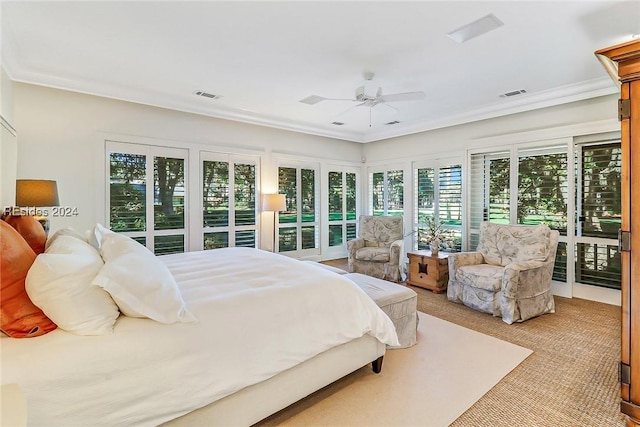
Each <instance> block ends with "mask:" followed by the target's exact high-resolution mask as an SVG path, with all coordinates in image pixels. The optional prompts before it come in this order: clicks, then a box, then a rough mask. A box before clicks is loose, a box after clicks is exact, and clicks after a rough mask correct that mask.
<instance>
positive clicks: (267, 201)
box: [262, 194, 287, 252]
mask: <svg viewBox="0 0 640 427" xmlns="http://www.w3.org/2000/svg"><path fill="white" fill-rule="evenodd" d="M286 208H287V203H286V200H285V198H284V194H263V195H262V211H263V212H273V242H272V243H273V246H272V249H271V252H275V251H276V212H280V211H283V210H285V209H286Z"/></svg>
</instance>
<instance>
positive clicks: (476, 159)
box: [467, 151, 510, 250]
mask: <svg viewBox="0 0 640 427" xmlns="http://www.w3.org/2000/svg"><path fill="white" fill-rule="evenodd" d="M509 164H510V161H509V152H508V151H499V152H495V153H478V154H472V155H471V162H470V170H469V180H468V182H469V194H470V197H469V239H468V244H467V247H468V248H469V249H471V250H475V248H476V247H477V246H478V240H479V237H480V224H481V223H482V221H491V222H498V223H501V224H508V223H509V222H510V194H509V191H510V180H509V177H510V175H509V174H510V170H509Z"/></svg>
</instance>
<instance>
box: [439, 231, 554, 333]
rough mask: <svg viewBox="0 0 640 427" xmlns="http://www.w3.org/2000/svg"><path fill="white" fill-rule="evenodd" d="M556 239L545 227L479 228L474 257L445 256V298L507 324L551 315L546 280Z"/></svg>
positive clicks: (549, 284)
mask: <svg viewBox="0 0 640 427" xmlns="http://www.w3.org/2000/svg"><path fill="white" fill-rule="evenodd" d="M558 238H559V233H558V232H557V231H555V230H551V229H550V228H549V227H547V226H546V225H544V224H541V225H536V226H528V225H502V224H495V223H491V222H483V223H482V225H481V226H480V242H479V244H478V248H477V252H462V253H452V254H450V255H449V286H448V289H447V297H448V298H449V300H450V301H454V302H460V303H463V304H465V305H466V306H468V307H471V308H473V309H476V310H479V311H484V312H486V313H491V314H493V315H494V316H501V317H502V320H503V321H504V322H506V323H508V324H511V323H513V322H522V321H525V320H527V319H530V318H532V317H535V316H539V315H541V314H545V313H554V312H555V303H554V300H553V295H552V294H551V276H552V274H553V265H554V263H555V257H556V250H557V246H558Z"/></svg>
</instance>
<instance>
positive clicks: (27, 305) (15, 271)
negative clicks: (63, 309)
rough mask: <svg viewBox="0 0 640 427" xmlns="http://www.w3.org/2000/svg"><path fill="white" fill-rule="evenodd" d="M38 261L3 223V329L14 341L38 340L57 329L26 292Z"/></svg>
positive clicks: (0, 326) (0, 321)
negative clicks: (29, 274) (30, 274)
mask: <svg viewBox="0 0 640 427" xmlns="http://www.w3.org/2000/svg"><path fill="white" fill-rule="evenodd" d="M36 222H37V221H36ZM38 225H40V224H38ZM35 259H36V254H35V252H34V251H33V249H31V248H30V247H29V245H28V244H27V242H26V241H25V240H24V239H23V238H22V236H20V234H19V233H18V232H17V231H16V230H14V229H13V227H11V226H10V225H9V224H7V223H6V222H4V221H0V278H1V282H2V284H1V286H0V330H2V332H4V333H5V334H7V335H9V336H11V337H14V338H29V337H37V336H38V335H44V334H46V333H47V332H51V331H52V330H54V329H55V328H56V327H57V326H56V324H55V323H53V322H52V321H51V319H49V318H48V317H47V316H46V315H45V314H44V313H43V312H42V310H40V309H39V308H38V307H36V306H35V305H34V304H33V303H32V302H31V300H30V299H29V296H28V295H27V292H26V291H25V289H24V280H25V278H26V277H27V272H28V271H29V268H30V267H31V264H33V261H34V260H35Z"/></svg>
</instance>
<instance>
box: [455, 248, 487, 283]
mask: <svg viewBox="0 0 640 427" xmlns="http://www.w3.org/2000/svg"><path fill="white" fill-rule="evenodd" d="M447 259H448V263H449V280H453V279H454V278H455V277H456V270H457V269H459V268H460V267H464V266H465V265H478V264H484V263H485V262H484V257H483V256H482V254H481V253H480V252H453V253H450V254H449V256H448V257H447Z"/></svg>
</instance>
